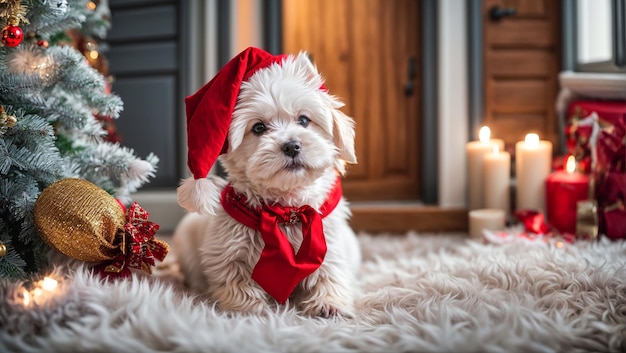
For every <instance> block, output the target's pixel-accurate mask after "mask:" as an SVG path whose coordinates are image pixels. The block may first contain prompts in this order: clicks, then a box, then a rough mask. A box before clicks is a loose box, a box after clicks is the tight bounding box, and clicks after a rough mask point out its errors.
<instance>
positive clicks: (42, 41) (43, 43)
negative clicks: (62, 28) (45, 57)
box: [37, 39, 49, 48]
mask: <svg viewBox="0 0 626 353" xmlns="http://www.w3.org/2000/svg"><path fill="white" fill-rule="evenodd" d="M37 45H38V46H40V47H43V48H47V47H48V45H49V44H48V41H47V40H43V39H40V40H38V41H37Z"/></svg>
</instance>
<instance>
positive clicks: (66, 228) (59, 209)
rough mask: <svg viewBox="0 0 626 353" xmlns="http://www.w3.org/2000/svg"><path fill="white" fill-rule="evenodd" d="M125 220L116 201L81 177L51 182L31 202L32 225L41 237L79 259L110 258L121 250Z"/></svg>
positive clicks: (95, 259) (122, 211)
mask: <svg viewBox="0 0 626 353" xmlns="http://www.w3.org/2000/svg"><path fill="white" fill-rule="evenodd" d="M125 223H126V216H125V213H124V210H123V209H122V207H121V205H120V204H119V203H118V201H117V200H116V199H115V198H113V196H111V195H109V194H108V193H107V192H106V191H104V190H103V189H101V188H100V187H98V186H96V185H95V184H93V183H91V182H88V181H86V180H83V179H74V178H68V179H63V180H59V181H57V182H55V183H53V184H51V185H50V186H48V187H47V188H46V189H44V191H43V192H42V193H41V195H40V196H39V198H38V199H37V202H36V203H35V226H36V228H37V231H38V232H39V235H40V236H41V238H42V239H43V240H44V241H45V242H46V243H47V244H48V245H50V246H51V247H53V248H54V249H56V250H58V251H59V252H61V253H63V254H64V255H66V256H69V257H71V258H74V259H77V260H81V261H89V262H97V261H104V260H112V259H114V258H115V257H116V256H117V255H118V254H120V252H123V251H124V250H123V249H124V246H125V244H123V242H124V224H125Z"/></svg>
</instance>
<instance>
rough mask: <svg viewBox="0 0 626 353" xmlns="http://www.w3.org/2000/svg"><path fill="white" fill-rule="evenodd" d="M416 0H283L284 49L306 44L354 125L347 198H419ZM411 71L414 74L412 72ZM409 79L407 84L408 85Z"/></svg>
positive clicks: (418, 74) (417, 9) (418, 62)
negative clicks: (354, 157) (353, 154)
mask: <svg viewBox="0 0 626 353" xmlns="http://www.w3.org/2000/svg"><path fill="white" fill-rule="evenodd" d="M419 5H420V4H419V1H418V0H393V1H389V0H283V50H284V52H286V53H297V52H298V51H300V50H306V51H308V52H309V54H310V55H311V58H312V60H313V61H314V62H315V64H316V65H317V67H318V69H319V70H320V72H321V73H322V75H323V76H324V77H325V79H326V86H327V87H328V89H329V91H330V93H331V94H334V95H336V96H338V97H340V98H341V99H342V100H343V101H344V102H345V103H346V107H345V108H344V109H343V111H344V113H346V114H348V115H349V116H351V117H353V118H354V119H355V121H356V123H357V125H356V154H357V158H358V160H359V163H358V164H357V165H353V166H350V167H349V168H348V175H347V178H346V180H345V182H344V191H345V193H346V195H347V197H348V198H349V199H350V200H402V199H404V200H417V199H419V197H420V193H419V185H420V180H419V173H418V168H419V166H420V160H419V158H420V157H419V156H420V151H419V148H420V145H419V143H418V136H419V127H420V119H419V116H420V114H419V113H420V96H421V92H420V67H421V59H420V50H419V48H420V31H419V29H420V21H419V19H420V16H419V9H420V6H419ZM409 71H412V72H411V76H412V77H409ZM407 83H409V84H410V85H412V91H410V90H409V91H407V90H405V88H406V85H407Z"/></svg>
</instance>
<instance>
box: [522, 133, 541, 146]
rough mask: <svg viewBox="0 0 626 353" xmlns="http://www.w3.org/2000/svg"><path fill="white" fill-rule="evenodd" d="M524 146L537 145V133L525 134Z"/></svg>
mask: <svg viewBox="0 0 626 353" xmlns="http://www.w3.org/2000/svg"><path fill="white" fill-rule="evenodd" d="M524 142H525V143H526V146H528V147H537V146H539V135H537V134H526V138H525V139H524Z"/></svg>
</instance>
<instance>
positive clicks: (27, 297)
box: [22, 289, 30, 306]
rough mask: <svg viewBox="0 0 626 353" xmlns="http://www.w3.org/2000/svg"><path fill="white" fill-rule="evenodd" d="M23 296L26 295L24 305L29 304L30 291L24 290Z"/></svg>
mask: <svg viewBox="0 0 626 353" xmlns="http://www.w3.org/2000/svg"><path fill="white" fill-rule="evenodd" d="M22 296H23V297H24V306H28V304H30V293H28V291H27V290H26V289H24V290H23V291H22Z"/></svg>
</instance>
